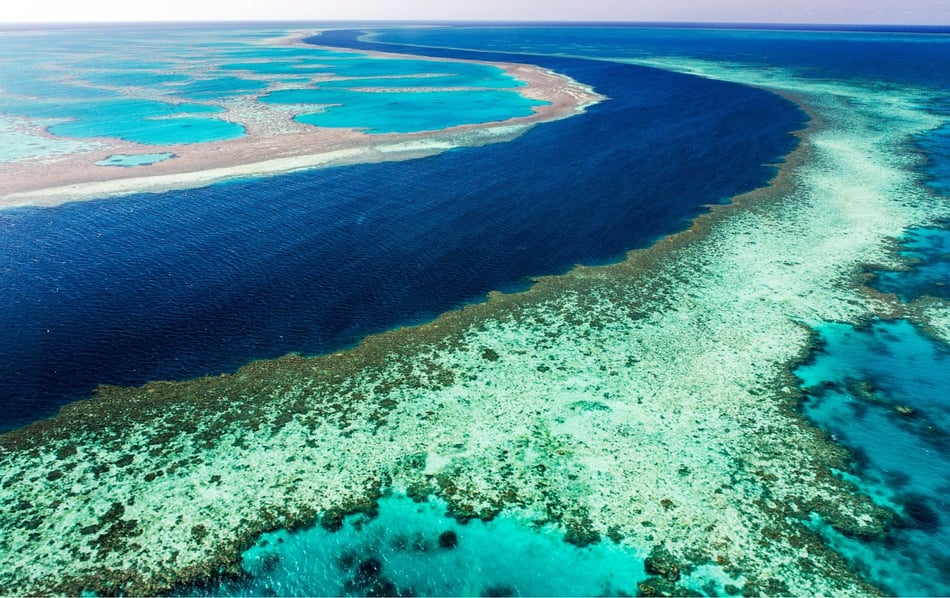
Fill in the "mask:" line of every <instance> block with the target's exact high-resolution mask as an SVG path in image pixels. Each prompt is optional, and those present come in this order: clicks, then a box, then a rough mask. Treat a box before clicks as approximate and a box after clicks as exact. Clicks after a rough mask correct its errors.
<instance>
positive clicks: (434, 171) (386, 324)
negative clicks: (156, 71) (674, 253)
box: [0, 57, 804, 427]
mask: <svg viewBox="0 0 950 598" xmlns="http://www.w3.org/2000/svg"><path fill="white" fill-rule="evenodd" d="M509 58H511V57H509ZM545 66H546V67H549V68H553V69H554V70H556V71H559V72H564V73H566V74H568V75H570V76H573V77H575V78H576V79H578V80H579V81H582V82H584V83H586V84H590V85H593V86H594V87H595V88H596V89H597V90H598V91H600V92H601V93H604V94H606V95H608V96H609V97H610V98H611V99H610V101H607V102H604V103H602V104H598V105H597V106H594V107H592V108H591V109H590V110H589V111H588V112H587V113H586V114H583V115H580V116H577V117H574V118H569V119H565V120H561V121H557V122H554V123H550V124H546V125H544V126H539V127H536V128H534V129H532V130H530V131H528V132H527V133H526V134H525V135H523V136H521V137H519V138H518V139H515V140H513V141H510V142H506V143H501V144H494V145H490V146H484V147H477V148H466V149H459V150H454V151H449V152H446V153H444V154H441V155H438V156H433V157H430V158H426V159H424V160H416V161H409V162H399V163H389V164H365V165H357V166H350V167H341V168H332V169H325V170H317V171H313V172H306V173H296V174H291V175H286V176H281V177H274V178H268V179H262V180H256V181H236V182H232V183H229V184H223V185H217V186H214V187H208V188H203V189H191V190H187V191H178V192H170V193H164V194H159V195H138V196H130V197H123V198H117V199H110V200H107V201H101V202H97V201H92V202H82V203H74V204H66V205H63V206H60V207H57V208H50V209H29V208H26V209H16V210H7V211H4V212H2V214H0V230H2V231H3V234H2V235H0V249H2V251H0V286H2V288H4V289H7V292H5V293H3V294H2V295H0V313H2V314H3V317H4V318H5V319H7V321H8V322H16V323H17V324H16V325H10V326H2V327H0V387H2V388H3V389H4V393H5V396H6V406H7V408H6V409H5V410H4V412H3V418H4V419H3V421H2V425H3V426H5V427H16V426H19V425H23V424H25V423H27V422H29V421H32V420H34V419H36V418H40V417H46V416H49V415H51V414H52V413H54V412H55V411H56V409H57V408H58V407H59V406H61V405H63V404H64V403H66V402H69V401H72V400H76V399H80V398H84V397H87V396H89V394H90V393H91V392H92V390H93V389H94V388H95V387H96V386H97V385H98V384H121V385H130V384H141V383H144V382H146V381H148V380H153V379H187V378H193V377H195V376H200V375H204V374H215V373H219V372H227V371H234V370H236V369H237V368H238V367H240V366H241V365H243V364H245V363H247V362H249V361H251V360H254V359H262V358H268V357H277V356H280V355H284V354H286V353H288V352H299V353H304V354H318V353H323V352H327V351H332V350H336V349H339V348H341V347H346V346H349V345H351V344H353V343H355V342H357V341H358V340H359V339H360V338H361V337H363V336H365V335H367V334H371V333H374V332H379V331H382V330H386V329H388V328H391V327H394V326H399V325H405V324H411V323H414V322H419V321H422V320H426V319H429V318H432V317H434V316H435V315H437V314H439V313H441V312H443V311H445V310H448V309H452V308H455V307H458V306H460V305H463V304H465V303H466V302H470V301H479V300H481V299H482V298H483V297H484V296H485V294H486V293H488V292H489V291H491V290H507V291H511V290H516V289H519V288H523V287H524V285H526V284H529V283H530V277H532V276H537V275H542V274H554V273H558V272H563V271H565V270H567V269H569V268H571V267H572V266H573V265H575V264H577V263H585V264H597V263H604V262H607V261H611V260H615V259H618V258H620V257H622V255H623V254H624V252H625V251H626V250H628V249H631V248H635V247H643V246H645V245H648V244H650V243H652V242H653V241H654V240H655V239H657V238H658V237H660V236H662V235H665V234H667V233H670V232H673V231H676V230H679V229H682V228H683V227H685V226H686V225H687V224H688V223H689V221H690V219H692V218H693V217H695V216H696V215H698V214H699V213H701V212H702V211H703V210H704V209H705V206H706V205H708V204H714V203H718V202H723V201H727V200H728V199H729V198H730V197H732V196H733V195H735V194H736V193H740V192H742V191H745V190H749V189H752V188H754V187H757V186H759V185H761V184H763V183H764V182H765V181H767V180H768V178H769V177H770V176H771V175H772V174H773V173H774V172H775V170H774V167H773V166H771V164H774V163H775V162H777V161H778V160H780V159H781V157H782V156H783V155H785V154H786V153H787V152H788V151H790V150H791V149H792V148H793V147H794V145H795V143H796V141H795V138H794V137H793V136H792V135H791V134H790V131H792V130H795V129H798V128H800V127H801V126H803V123H804V115H803V114H802V113H801V112H800V111H799V110H798V109H797V108H796V107H795V106H794V105H792V104H791V103H789V102H787V101H785V100H784V99H782V98H779V97H778V96H775V95H773V94H770V93H767V92H764V91H761V90H756V89H750V88H747V87H743V86H739V85H733V84H727V83H722V82H716V81H711V80H704V79H699V78H696V77H689V76H684V75H678V74H674V73H668V72H663V71H658V70H655V69H648V68H643V67H636V66H631V65H623V64H613V63H608V62H599V61H588V60H577V59H565V58H551V59H548V60H547V61H546V62H545ZM512 165H518V167H517V168H512ZM555 165H556V167H555Z"/></svg>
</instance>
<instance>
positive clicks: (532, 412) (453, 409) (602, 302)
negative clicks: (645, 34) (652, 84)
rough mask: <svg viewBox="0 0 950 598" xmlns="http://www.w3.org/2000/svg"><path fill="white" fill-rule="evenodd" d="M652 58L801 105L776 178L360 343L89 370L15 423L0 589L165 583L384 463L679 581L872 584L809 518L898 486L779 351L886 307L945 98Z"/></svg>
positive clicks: (756, 589)
mask: <svg viewBox="0 0 950 598" xmlns="http://www.w3.org/2000/svg"><path fill="white" fill-rule="evenodd" d="M665 66H667V67H669V68H677V69H679V70H693V71H695V70H697V69H702V72H703V73H705V74H707V75H710V76H718V77H721V78H726V79H730V78H731V79H740V80H742V81H744V82H747V83H757V84H763V85H766V84H770V85H771V86H773V87H778V88H780V89H782V90H783V91H785V92H788V93H794V94H797V96H796V97H798V98H799V100H800V101H802V102H804V103H805V104H807V105H808V106H809V107H810V110H811V111H812V115H813V116H814V122H813V125H812V127H811V128H810V129H809V130H808V131H807V132H805V133H804V134H803V142H802V145H801V146H800V148H799V149H798V150H797V151H796V152H795V153H794V154H793V156H791V158H790V161H789V163H788V164H787V165H786V166H785V167H783V169H782V172H781V173H780V175H779V177H778V178H777V179H776V180H775V181H774V184H773V185H772V186H771V187H769V188H766V189H763V190H759V191H757V192H753V193H751V194H748V195H747V196H744V197H740V198H738V199H737V201H736V203H735V204H733V205H731V206H725V207H720V208H716V209H714V210H713V212H712V213H711V214H709V215H707V216H704V217H702V218H700V219H699V220H698V221H697V222H696V223H695V225H694V226H693V227H692V228H691V229H690V230H689V231H686V232H684V233H682V234H679V235H675V236H673V237H671V238H668V239H665V240H663V241H661V242H659V243H658V244H657V245H656V246H655V247H653V248H651V249H649V250H644V251H638V252H632V253H631V254H630V255H629V258H628V259H627V260H626V261H624V262H622V263H620V264H616V265H613V266H607V267H602V268H579V269H576V270H574V271H572V272H571V273H569V274H568V275H566V276H559V277H550V278H544V279H542V280H540V281H539V282H538V284H536V285H535V287H533V288H532V289H531V290H530V291H527V292H525V293H521V294H517V295H499V294H494V295H492V297H491V298H490V300H489V301H487V302H485V303H483V304H479V305H475V306H471V307H468V308H466V309H463V310H459V311H456V312H451V313H448V314H445V315H443V316H441V317H440V318H438V319H437V320H436V321H434V322H432V323H431V324H428V325H425V326H418V327H413V328H406V329H401V330H397V331H394V332H391V333H388V334H384V335H379V336H376V337H372V338H370V339H367V340H366V341H365V342H364V343H362V344H361V345H360V347H358V348H357V349H355V350H353V351H347V352H343V353H339V354H335V355H330V356H325V357H319V358H311V359H305V358H300V357H294V356H288V357H285V358H282V359H278V360H268V361H261V362H257V363H254V364H251V365H248V366H246V367H245V368H242V369H241V370H240V371H239V372H237V373H236V374H234V375H222V376H216V377H208V378H202V379H199V380H195V381H191V382H180V383H168V382H154V383H150V384H148V385H146V386H144V387H141V388H129V389H113V388H106V389H101V390H100V392H99V393H98V396H97V398H95V399H93V400H90V401H86V402H82V403H78V404H74V405H71V406H69V407H67V408H66V409H64V410H63V412H62V414H61V415H59V416H58V417H56V418H54V419H51V420H49V421H45V422H40V423H37V424H35V425H34V426H32V427H30V428H28V429H26V430H24V431H22V432H18V433H11V434H6V435H4V436H2V437H0V472H2V475H3V481H2V483H0V502H2V504H5V505H12V506H11V508H10V509H9V510H8V511H6V512H5V513H4V514H2V515H0V589H2V590H3V591H4V593H24V594H32V593H47V592H54V591H61V592H67V593H74V594H75V593H78V592H79V590H81V589H83V588H89V587H93V588H96V589H98V590H100V591H102V592H106V593H114V592H115V591H117V590H119V589H124V590H126V591H130V592H134V593H155V592H157V591H159V590H162V589H167V588H169V587H171V586H172V585H173V584H174V583H175V582H179V581H183V580H189V579H202V578H206V577H207V576H208V575H210V574H211V573H212V572H214V571H218V570H219V567H220V566H227V565H229V564H230V565H233V564H234V563H235V562H236V561H237V558H238V554H239V551H240V550H241V549H242V548H243V547H245V546H247V544H248V543H249V542H251V541H253V538H254V537H255V534H256V533H257V532H259V531H262V530H265V529H272V528H274V527H278V526H283V525H293V524H298V523H305V522H309V521H312V519H313V517H315V516H318V515H321V514H323V515H324V516H327V515H329V518H330V519H332V517H333V515H334V513H335V514H337V515H338V514H339V513H340V510H341V509H342V510H349V509H356V508H368V506H369V503H370V501H372V499H373V497H374V496H376V495H377V494H378V492H379V491H380V488H388V487H394V488H396V489H402V490H405V491H407V492H409V493H411V494H414V495H425V494H428V493H435V494H438V495H439V496H442V497H444V498H445V499H446V500H447V501H448V502H449V504H450V506H451V508H452V509H453V510H454V511H455V512H456V513H458V514H460V515H476V516H484V517H487V516H491V515H492V514H493V513H495V512H497V511H498V510H499V509H503V508H507V509H512V510H513V511H515V512H517V513H521V514H522V515H523V516H524V517H525V519H526V521H534V522H544V521H554V522H558V523H560V524H562V525H564V526H565V528H566V529H567V530H569V532H570V533H571V537H572V539H573V540H574V541H576V542H579V543H583V542H585V541H589V540H591V539H594V538H596V537H597V536H598V535H599V534H606V535H610V536H612V537H614V538H617V539H620V540H621V541H623V542H626V543H629V544H630V545H632V546H634V547H637V548H638V549H641V550H643V551H644V552H646V551H649V550H650V549H651V548H652V547H654V546H658V545H663V546H665V547H666V548H667V549H669V550H670V552H671V553H672V554H673V558H674V559H676V560H677V561H678V562H679V563H680V564H681V565H683V567H684V570H683V574H684V577H685V581H681V584H685V585H687V586H688V584H689V583H692V582H691V581H690V580H693V579H695V578H694V577H693V574H694V573H695V571H697V570H698V569H694V568H693V567H695V566H697V565H702V564H708V565H711V566H712V567H713V568H714V569H717V568H718V569H719V570H721V571H722V572H723V573H724V575H726V577H727V578H729V579H731V580H733V581H734V583H735V584H736V585H737V586H739V587H743V586H744V589H745V591H746V592H748V593H764V594H768V595H784V594H796V595H819V594H823V595H854V594H867V593H873V592H874V590H873V588H869V587H867V586H865V585H864V584H863V583H862V582H861V580H860V579H859V578H858V577H857V575H856V574H855V573H854V572H853V571H850V570H848V568H847V567H846V566H845V565H844V563H843V562H842V561H841V560H840V559H839V558H838V557H837V556H836V555H835V554H833V553H831V552H830V551H829V550H828V549H827V548H826V547H825V546H824V545H823V544H822V543H821V542H820V541H819V540H818V538H817V537H816V536H815V535H814V534H812V533H811V532H809V531H808V529H807V528H806V526H805V525H804V524H803V523H802V521H803V520H807V519H808V518H809V517H810V514H811V513H818V514H820V515H821V516H822V517H824V518H825V519H826V520H828V521H830V522H832V523H833V524H834V525H836V526H838V527H839V528H841V529H844V530H848V531H849V532H850V533H853V534H858V535H860V534H874V533H875V532H877V531H879V530H880V529H881V525H882V524H883V523H884V522H886V520H887V514H886V513H883V512H882V511H880V510H879V509H876V508H875V507H874V506H873V505H871V504H870V503H869V502H868V501H867V500H865V499H862V498H861V497H859V496H857V495H856V494H855V493H854V492H853V488H852V487H850V486H849V485H848V484H847V483H844V482H842V481H840V480H837V479H835V478H834V477H833V476H832V475H831V474H830V473H829V470H828V466H829V465H833V466H836V467H846V464H845V462H844V459H845V455H844V453H843V451H842V450H841V449H839V448H837V447H836V446H835V445H833V444H831V443H830V442H828V439H827V438H826V437H825V436H824V435H823V434H821V433H820V432H818V431H817V430H815V429H814V428H812V427H810V426H808V425H806V424H805V423H804V422H803V421H802V420H801V419H800V418H799V417H798V416H797V415H796V413H795V411H794V404H795V400H796V396H797V395H796V392H795V385H796V382H795V380H794V379H792V378H791V377H790V375H789V367H790V364H791V363H794V361H795V360H796V359H798V358H800V357H802V356H803V355H804V354H805V353H806V352H807V350H808V348H809V342H810V334H809V330H808V329H807V327H806V325H808V324H812V323H817V322H820V321H823V320H832V319H834V320H841V321H849V322H860V321H862V320H864V319H867V318H870V317H873V316H874V315H876V314H890V313H894V310H895V309H898V308H897V307H896V306H895V302H894V301H893V298H889V297H887V296H880V295H874V294H870V293H868V292H866V290H865V289H862V288H861V287H860V285H859V284H857V281H858V279H859V274H860V266H861V264H863V263H869V262H877V263H894V262H895V260H894V257H893V256H892V255H891V254H890V253H889V252H888V250H887V247H888V243H887V240H888V238H890V237H894V236H896V235H898V234H900V233H901V232H902V231H903V230H904V229H905V228H906V227H907V226H910V225H912V224H921V223H926V222H927V221H928V219H930V218H933V217H938V216H940V214H937V213H936V212H937V211H938V209H940V208H939V206H935V205H934V204H933V203H932V202H931V201H929V200H930V198H929V197H928V194H927V193H926V192H925V191H924V190H923V188H922V187H921V185H920V180H919V178H918V177H917V176H916V175H914V174H912V173H911V172H910V170H909V168H908V167H909V166H911V165H913V164H914V160H915V158H913V157H912V156H909V155H908V154H907V153H906V152H905V148H904V145H903V144H904V143H905V142H906V141H907V139H908V136H910V135H913V134H917V133H920V132H922V131H924V130H927V129H929V128H933V127H934V126H936V125H937V124H939V121H938V119H936V118H935V117H932V116H930V115H927V114H924V113H922V112H919V111H918V109H916V108H915V106H914V98H912V97H906V96H898V95H895V94H894V93H893V92H892V91H890V90H873V89H864V88H860V87H850V86H845V85H833V84H830V83H808V82H799V81H796V80H795V79H794V77H793V76H791V75H790V74H788V73H783V72H782V71H767V72H761V73H760V72H757V71H754V70H744V69H743V68H742V67H739V66H736V67H734V68H733V69H727V68H722V67H719V66H717V65H709V64H702V63H696V62H686V61H681V62H678V63H671V64H666V65H665ZM829 92H833V93H829ZM928 309H931V310H937V311H940V310H941V309H943V306H941V305H937V306H936V307H932V308H928ZM923 311H925V310H923ZM937 320H938V318H934V321H935V322H936V321H937ZM942 321H943V322H944V323H945V322H946V317H945V313H944V316H943V317H942ZM682 587H684V586H683V585H681V586H680V588H682Z"/></svg>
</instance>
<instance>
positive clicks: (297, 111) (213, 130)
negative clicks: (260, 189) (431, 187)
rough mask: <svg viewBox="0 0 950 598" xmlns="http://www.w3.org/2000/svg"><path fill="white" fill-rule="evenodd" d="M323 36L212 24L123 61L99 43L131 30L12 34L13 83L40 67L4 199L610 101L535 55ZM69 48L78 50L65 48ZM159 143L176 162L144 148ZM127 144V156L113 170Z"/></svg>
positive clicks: (544, 117)
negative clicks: (34, 39)
mask: <svg viewBox="0 0 950 598" xmlns="http://www.w3.org/2000/svg"><path fill="white" fill-rule="evenodd" d="M313 34H314V32H303V33H301V32H298V33H297V34H294V35H289V36H286V37H281V38H278V39H272V40H267V39H264V40H259V39H256V38H253V37H252V38H251V39H245V38H242V37H240V35H238V36H237V37H235V38H234V39H232V38H229V37H227V36H224V37H223V38H222V37H221V33H220V32H217V33H214V32H212V33H209V34H208V36H209V39H205V38H201V37H199V38H197V39H196V40H192V41H191V42H188V41H187V40H185V41H184V42H183V40H181V39H178V38H176V37H175V36H171V38H170V40H166V41H162V40H163V38H162V36H157V37H156V39H157V40H158V41H156V42H155V43H154V44H151V45H150V44H149V43H148V42H143V40H142V39H140V38H134V37H133V38H129V39H127V43H128V48H127V49H126V48H123V51H125V52H127V54H128V56H127V57H126V58H124V59H122V60H116V61H111V60H107V59H105V58H104V57H103V56H102V55H101V54H102V53H106V52H111V51H115V48H114V47H113V46H110V45H109V44H113V45H114V44H116V43H121V41H122V38H121V35H122V34H121V33H119V34H118V35H119V39H118V40H109V39H108V36H103V35H99V36H96V35H95V34H94V32H92V33H90V32H85V35H90V36H92V37H90V38H89V39H90V41H89V44H90V47H89V48H86V47H81V48H79V49H76V48H72V47H71V46H69V44H71V43H74V42H73V40H72V38H71V37H70V36H68V35H62V34H60V35H58V36H57V35H55V34H48V35H47V36H46V37H42V36H41V39H42V40H43V42H44V43H45V44H47V45H49V46H50V47H49V48H45V49H43V50H36V49H35V48H33V47H32V46H28V44H27V42H28V41H29V39H27V40H26V41H23V42H21V43H20V44H19V45H17V41H18V36H17V35H11V36H10V37H9V39H7V40H5V42H6V43H8V44H10V47H9V48H6V51H9V52H10V55H11V56H14V57H15V58H18V59H21V60H22V61H23V62H24V64H25V65H26V66H23V67H21V66H18V65H17V64H16V61H8V62H9V64H0V66H3V67H5V69H11V68H12V69H13V70H12V71H8V70H4V71H3V72H4V77H5V79H6V78H9V79H11V80H12V79H14V78H16V77H20V76H22V73H19V71H17V70H16V69H17V68H34V70H35V71H36V73H38V75H37V80H36V81H35V82H34V83H32V84H22V83H21V84H18V85H7V87H9V89H4V90H3V92H2V93H0V115H2V118H0V130H3V131H4V132H5V133H4V135H5V139H6V140H7V142H8V145H7V146H6V147H5V148H4V150H3V152H2V153H0V208H8V207H12V206H23V205H35V206H55V205H59V204H62V203H64V202H68V201H78V200H84V199H98V198H102V197H108V196H117V195H127V194H131V193H139V192H161V191H167V190H172V189H188V188H194V187H200V186H205V185H208V184H211V183H215V182H220V181H225V180H230V179H236V178H247V177H260V176H266V175H273V174H279V173H286V172H292V171H298V170H305V169H310V168H320V167H327V166H335V165H342V164H358V163H366V162H382V161H392V160H407V159H412V158H420V157H425V156H431V155H433V154H436V153H440V152H444V151H446V150H448V149H452V148H455V147H465V146H474V145H483V144H488V143H498V142H503V141H506V140H509V139H511V138H513V137H515V136H517V135H519V134H521V133H523V132H524V131H526V130H527V129H529V128H530V127H531V126H533V125H535V124H537V123H540V122H547V121H551V120H557V119H560V118H565V117H568V116H571V115H573V114H577V113H580V112H583V111H584V109H585V108H586V107H587V106H589V105H591V104H593V103H596V102H599V101H601V100H603V98H602V97H601V96H599V95H598V94H596V93H595V92H594V91H593V90H591V89H589V88H587V87H586V86H583V85H581V84H579V83H578V82H576V81H574V80H572V79H569V78H567V77H564V76H561V75H559V74H556V73H553V72H551V71H548V70H545V69H541V68H538V67H534V66H530V65H524V64H509V63H506V64H491V63H486V62H478V61H461V60H441V59H434V58H417V57H414V56H406V55H401V54H394V53H386V52H358V53H354V52H348V51H341V50H340V49H339V48H332V49H331V48H325V47H320V46H316V45H313V44H310V43H304V42H303V41H302V39H303V38H305V37H307V36H309V35H313ZM21 35H26V34H21ZM78 35H80V36H81V35H82V32H81V33H80V34H78ZM125 35H128V33H126V34H125ZM80 39H84V38H81V37H80ZM104 40H106V41H104ZM163 43H164V44H165V45H164V46H163V45H162V44H163ZM57 44H59V45H63V46H64V47H65V48H69V51H67V50H66V49H63V50H61V51H60V52H59V54H58V55H57V53H56V52H57V48H58V46H57ZM103 44H106V45H105V48H104V49H103ZM25 46H28V47H29V49H27V50H25V49H24V47H25ZM97 51H98V52H99V53H98V54H97ZM34 54H37V55H38V56H39V57H40V58H39V59H37V57H36V56H34ZM51 56H52V57H54V58H53V59H52V60H51V59H50V57H51ZM81 59H85V60H81ZM36 60H39V61H38V62H36V64H35V65H34V64H33V63H32V62H31V61H36ZM146 60H150V61H153V62H151V63H149V62H147V61H146ZM236 60H244V62H234V61H236ZM136 61H139V62H143V64H139V63H138V62H136ZM156 61H157V62H156ZM168 61H172V62H168ZM229 61H230V62H229ZM10 64H12V65H13V66H12V67H11V66H10ZM120 66H121V67H122V68H129V69H130V70H129V71H128V72H122V71H121V69H120V68H119V67H120ZM143 69H145V70H143ZM287 97H294V98H298V99H294V100H286V99H281V98H287ZM350 103H352V104H353V107H350V106H349V104H350ZM472 106H474V107H475V108H472ZM354 114H356V116H355V117H354V116H353V115H354ZM103 115H109V118H104V117H103ZM367 115H372V116H371V117H370V116H367ZM420 115H423V117H420ZM360 118H362V119H363V121H361V120H360ZM366 119H371V120H375V121H377V123H376V124H377V125H382V127H381V129H379V130H375V129H374V128H373V127H369V126H368V123H367V122H365V121H366ZM394 127H395V128H394ZM156 153H161V154H169V155H170V158H169V159H162V160H154V159H153V160H149V159H147V158H148V157H149V156H152V155H154V154H156ZM115 156H120V157H123V158H122V160H121V161H122V165H124V166H128V168H109V167H108V166H111V165H113V164H114V161H115ZM142 156H144V157H145V159H143V158H141V157H142ZM110 159H111V160H112V162H110Z"/></svg>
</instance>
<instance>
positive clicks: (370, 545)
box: [184, 496, 647, 596]
mask: <svg viewBox="0 0 950 598" xmlns="http://www.w3.org/2000/svg"><path fill="white" fill-rule="evenodd" d="M241 568H242V572H243V576H242V577H241V578H239V579H237V580H235V581H226V582H222V583H219V584H212V585H210V586H208V587H202V588H192V589H191V590H190V591H189V590H185V591H184V593H185V594H189V593H191V594H196V595H205V596H207V595H212V596H367V595H369V596H373V595H395V596H512V595H514V596H623V595H627V596H633V595H636V593H637V583H638V582H641V581H643V580H644V579H646V578H647V574H646V572H645V570H644V557H643V556H642V555H639V554H637V553H636V551H634V550H632V549H630V548H625V547H622V546H619V545H617V544H614V543H612V542H609V541H607V542H602V543H598V544H593V545H589V546H585V547H578V546H575V545H573V544H570V543H568V542H565V541H564V536H563V532H562V531H560V530H558V529H557V528H556V527H552V526H542V525H534V524H532V523H531V522H530V521H529V520H526V519H521V518H518V517H516V516H514V515H502V516H500V517H497V518H495V519H493V520H492V521H489V522H482V521H480V520H477V519H476V520H472V521H469V522H467V523H464V524H463V523H459V522H458V521H456V520H455V519H452V518H451V517H449V516H448V515H446V514H445V505H444V504H442V503H440V502H439V501H434V500H433V501H429V502H423V503H416V502H413V501H412V500H411V499H409V498H406V497H404V496H389V497H385V498H383V499H381V500H380V501H379V505H378V513H375V514H374V515H373V516H372V517H370V516H368V515H365V514H357V515H351V516H350V517H348V518H346V519H345V520H344V521H343V524H342V526H341V528H340V529H339V530H336V531H328V530H327V529H325V528H324V527H321V526H320V525H315V526H313V527H310V528H303V529H299V530H295V531H293V532H288V531H286V530H279V531H275V532H272V533H268V534H265V535H264V536H262V537H261V538H260V539H259V540H258V541H257V542H256V543H255V544H254V546H252V547H251V548H249V549H248V550H247V551H246V552H245V553H244V555H243V559H242V562H241Z"/></svg>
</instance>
